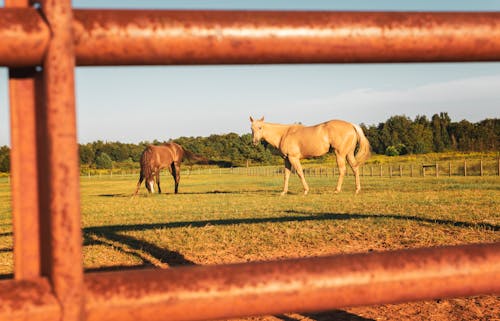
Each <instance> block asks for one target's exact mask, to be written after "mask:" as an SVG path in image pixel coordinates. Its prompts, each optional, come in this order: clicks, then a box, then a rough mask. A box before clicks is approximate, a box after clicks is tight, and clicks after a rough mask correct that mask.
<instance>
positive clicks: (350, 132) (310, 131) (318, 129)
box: [250, 117, 370, 195]
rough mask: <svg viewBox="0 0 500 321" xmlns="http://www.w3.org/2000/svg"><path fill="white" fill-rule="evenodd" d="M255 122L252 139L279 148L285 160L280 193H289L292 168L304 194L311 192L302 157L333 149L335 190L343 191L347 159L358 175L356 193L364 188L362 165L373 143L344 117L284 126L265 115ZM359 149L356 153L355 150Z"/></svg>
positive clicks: (251, 119)
mask: <svg viewBox="0 0 500 321" xmlns="http://www.w3.org/2000/svg"><path fill="white" fill-rule="evenodd" d="M250 122H251V124H252V127H251V128H252V138H253V143H254V145H257V144H258V143H259V142H260V141H261V140H262V139H264V140H265V141H267V142H268V143H269V144H271V145H272V146H274V147H276V148H277V149H279V151H280V152H281V154H282V156H283V158H284V159H285V184H284V187H283V192H282V193H281V195H285V194H286V193H287V192H288V180H289V178H290V171H291V169H292V166H293V168H294V169H295V170H296V172H297V175H298V176H299V177H300V180H301V181H302V185H303V186H304V195H306V194H307V193H308V192H309V186H308V185H307V182H306V180H305V178H304V172H303V170H302V165H301V164H300V160H301V159H304V158H311V157H317V156H322V155H324V154H326V153H327V152H328V151H329V150H330V148H333V150H334V151H335V155H336V157H337V166H338V168H339V173H340V174H339V179H338V182H337V188H336V189H335V193H338V192H340V189H341V188H342V182H343V180H344V175H345V171H346V166H345V161H346V158H347V162H348V163H349V165H350V166H351V168H352V170H353V172H354V175H355V176H356V194H357V193H359V191H360V190H361V183H360V180H359V166H360V165H362V164H363V163H364V162H365V161H366V160H367V159H368V157H369V156H370V143H369V142H368V139H367V138H366V136H365V135H364V134H363V130H362V129H361V127H359V126H358V125H355V124H351V123H348V122H346V121H343V120H330V121H327V122H324V123H321V124H318V125H315V126H303V125H297V124H295V125H282V124H272V123H266V122H264V117H262V118H261V119H257V120H254V119H253V118H252V117H250ZM356 145H359V146H358V152H357V154H356V156H354V150H355V149H356Z"/></svg>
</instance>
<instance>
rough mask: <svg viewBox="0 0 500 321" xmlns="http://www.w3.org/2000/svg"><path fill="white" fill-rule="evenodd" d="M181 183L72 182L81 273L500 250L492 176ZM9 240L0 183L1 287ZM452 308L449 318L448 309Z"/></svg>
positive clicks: (216, 178)
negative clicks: (428, 250)
mask: <svg viewBox="0 0 500 321" xmlns="http://www.w3.org/2000/svg"><path fill="white" fill-rule="evenodd" d="M183 174H184V175H183V176H182V178H181V184H180V194H177V195H174V194H172V192H173V184H172V180H171V178H170V177H167V176H163V177H162V187H163V192H164V194H162V195H158V194H154V195H147V194H146V190H145V188H144V187H142V188H141V190H140V194H139V195H138V196H137V197H135V198H131V194H132V192H133V191H134V189H135V184H136V179H137V178H136V177H132V176H128V177H127V176H123V177H121V176H114V177H109V176H103V177H101V178H99V177H91V178H88V177H82V178H81V208H82V227H83V237H84V239H83V243H84V248H83V249H84V258H83V260H84V266H85V269H86V270H88V271H89V270H110V269H122V268H129V267H130V268H132V267H143V266H156V267H162V268H166V267H169V266H178V265H189V264H197V265H207V264H221V263H234V262H247V261H256V260H268V259H280V258H291V257H304V256H317V255H328V254H338V253H352V252H368V251H383V250H389V249H399V248H413V247H422V246H436V245H450V244H463V243H477V242H497V241H500V233H499V229H500V177H498V176H488V177H439V178H435V177H425V178H422V177H417V178H410V177H406V178H405V177H403V178H400V177H393V178H380V177H363V178H362V191H361V193H360V194H359V195H357V196H355V195H354V182H353V181H354V178H353V177H352V176H349V177H346V180H345V182H344V188H343V192H342V193H341V194H338V195H334V194H333V191H334V185H335V183H336V178H335V180H334V179H333V178H332V177H311V178H309V179H308V182H309V185H310V187H311V191H310V194H309V195H307V196H303V195H302V187H301V184H300V182H299V180H298V178H297V177H296V176H294V177H292V179H291V181H290V194H289V195H287V196H283V197H280V196H279V192H280V191H281V188H282V180H283V179H282V177H281V176H267V177H265V176H246V175H236V174H222V175H218V174H212V175H205V174H192V175H186V173H183ZM11 232H12V226H11V214H10V189H9V186H8V183H7V179H6V178H1V180H0V278H1V277H2V275H3V278H5V277H8V276H9V275H10V274H11V273H12V269H13V267H12V233H11ZM485 300H486V301H485ZM446 302H453V301H446ZM460 302H461V303H460V304H461V305H460V304H459V305H460V306H469V305H470V306H472V307H471V308H470V311H475V310H473V309H476V308H474V307H475V306H477V305H478V304H477V302H475V301H470V300H469V299H468V300H466V301H464V302H466V304H465V303H463V302H462V301H460ZM499 302H500V301H499V300H498V298H494V297H486V298H481V299H480V303H481V304H483V305H484V306H488V307H490V309H491V306H493V308H494V309H493V312H491V313H493V314H495V313H496V312H498V310H500V307H499ZM436 304H437V303H436ZM436 304H435V305H436ZM464 304H465V305H464ZM435 305H431V306H435ZM452 306H453V309H452V311H455V310H456V304H455V305H452ZM400 307H401V306H400V305H399V306H398V308H397V310H398V311H399V309H401V308H400ZM407 307H413V306H411V305H408V306H407ZM384 308H385V309H386V310H387V309H389V308H387V306H384ZM408 309H410V308H408ZM412 309H413V310H415V311H417V310H418V311H420V312H419V313H420V314H422V313H423V314H422V316H424V317H425V316H427V317H429V316H431V315H433V313H435V311H434V310H435V309H437V308H433V309H434V310H432V311H431V312H429V313H427V314H426V313H424V312H422V311H423V310H422V309H423V308H422V307H419V308H418V309H415V308H412ZM389 310H390V309H389ZM424 310H425V309H424ZM349 311H350V312H349V313H356V315H363V314H365V315H372V316H373V315H376V316H380V315H389V317H388V319H390V320H397V319H398V317H397V316H398V315H399V316H401V314H394V313H393V312H389V313H388V312H387V311H385V312H384V311H381V310H380V309H378V310H375V311H372V313H371V314H370V313H369V312H370V310H362V311H361V310H356V309H354V310H352V309H351V310H349ZM367 311H368V312H367ZM390 311H392V310H390ZM433 311H434V312H433ZM438 311H441V310H438ZM468 311H469V310H468ZM481 311H483V310H481ZM344 312H345V311H344ZM483 312H484V311H483ZM346 313H347V312H346ZM398 313H399V312H398ZM405 313H406V312H405ZM474 313H475V312H474ZM403 316H407V313H406V314H403ZM449 317H450V314H446V315H445V318H444V319H446V318H449ZM292 319H293V318H292ZM313 319H314V318H313ZM320 319H321V318H316V320H320ZM382 319H383V318H382ZM402 319H405V318H404V317H402ZM424 319H425V318H424ZM424 319H422V320H424ZM464 319H468V318H464ZM266 320H267V319H266ZM324 320H331V319H329V318H325V319H324ZM342 320H343V319H342ZM348 320H349V319H348ZM353 320H360V319H353ZM361 320H363V319H361ZM470 320H474V318H470Z"/></svg>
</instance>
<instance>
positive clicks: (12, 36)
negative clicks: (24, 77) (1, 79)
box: [0, 3, 50, 67]
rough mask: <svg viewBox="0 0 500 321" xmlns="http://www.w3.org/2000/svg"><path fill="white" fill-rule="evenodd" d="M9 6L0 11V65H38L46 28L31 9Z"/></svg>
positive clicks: (41, 56)
mask: <svg viewBox="0 0 500 321" xmlns="http://www.w3.org/2000/svg"><path fill="white" fill-rule="evenodd" d="M6 5H7V3H6ZM13 7H14V8H2V9H0V39H2V40H1V44H0V66H7V67H30V66H35V65H40V64H41V63H42V58H43V55H44V53H45V50H46V48H47V45H48V42H49V38H50V30H49V27H48V26H47V24H46V23H45V22H44V21H43V19H42V17H41V16H40V14H38V12H37V11H36V10H35V9H33V8H20V7H19V5H13Z"/></svg>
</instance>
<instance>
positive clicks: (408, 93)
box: [296, 75, 500, 124]
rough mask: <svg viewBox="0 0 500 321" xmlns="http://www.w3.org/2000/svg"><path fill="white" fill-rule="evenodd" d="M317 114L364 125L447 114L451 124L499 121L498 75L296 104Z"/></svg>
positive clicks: (363, 91) (364, 91)
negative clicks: (400, 117) (396, 118)
mask: <svg viewBox="0 0 500 321" xmlns="http://www.w3.org/2000/svg"><path fill="white" fill-rule="evenodd" d="M299 105H300V107H299V106H296V107H298V108H303V107H304V106H308V107H309V108H310V109H311V110H314V112H315V113H316V114H323V115H325V114H327V115H329V116H330V115H331V116H332V117H333V118H344V119H348V120H351V121H353V122H358V123H360V122H364V123H367V124H372V123H377V122H383V121H385V120H386V119H387V118H388V117H390V116H392V115H401V114H404V115H407V116H409V117H414V116H416V115H422V114H423V115H427V116H431V115H432V114H434V113H438V112H448V114H449V115H450V116H451V118H452V120H453V121H459V120H461V119H464V118H465V119H467V120H470V121H478V120H482V119H484V118H488V117H489V118H491V117H500V75H494V76H481V77H474V78H464V79H458V80H452V81H447V82H438V83H431V84H427V85H423V86H417V87H412V88H406V89H400V90H381V89H373V88H361V89H355V90H351V91H346V92H342V93H340V94H338V95H335V96H332V97H326V98H323V99H315V100H310V101H307V102H301V103H299Z"/></svg>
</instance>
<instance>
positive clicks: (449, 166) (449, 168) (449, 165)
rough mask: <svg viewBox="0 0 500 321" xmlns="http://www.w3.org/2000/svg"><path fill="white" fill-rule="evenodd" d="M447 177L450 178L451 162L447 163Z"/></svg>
mask: <svg viewBox="0 0 500 321" xmlns="http://www.w3.org/2000/svg"><path fill="white" fill-rule="evenodd" d="M448 176H450V177H451V162H448Z"/></svg>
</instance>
